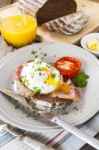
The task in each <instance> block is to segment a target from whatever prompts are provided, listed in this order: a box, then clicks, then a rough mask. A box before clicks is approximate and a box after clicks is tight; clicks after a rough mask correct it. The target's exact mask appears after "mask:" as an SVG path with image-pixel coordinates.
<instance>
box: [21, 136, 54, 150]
mask: <svg viewBox="0 0 99 150" xmlns="http://www.w3.org/2000/svg"><path fill="white" fill-rule="evenodd" d="M22 141H23V142H24V143H26V144H27V145H29V146H30V147H31V148H33V149H35V150H55V149H53V148H51V147H48V146H47V145H45V144H42V143H41V142H39V141H36V140H34V139H31V138H30V137H28V136H25V137H23V138H22Z"/></svg>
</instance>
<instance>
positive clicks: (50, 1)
mask: <svg viewBox="0 0 99 150" xmlns="http://www.w3.org/2000/svg"><path fill="white" fill-rule="evenodd" d="M76 10H77V4H76V2H75V0H47V1H46V2H45V4H44V5H43V6H42V7H41V8H40V9H39V10H38V11H37V13H36V17H37V22H38V25H42V24H44V23H46V22H48V21H51V20H54V19H57V18H60V17H63V16H65V15H68V14H71V13H75V12H76Z"/></svg>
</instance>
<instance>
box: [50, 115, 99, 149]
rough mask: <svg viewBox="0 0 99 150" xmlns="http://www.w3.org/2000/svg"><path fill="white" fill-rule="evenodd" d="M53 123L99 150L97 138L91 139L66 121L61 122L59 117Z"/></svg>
mask: <svg viewBox="0 0 99 150" xmlns="http://www.w3.org/2000/svg"><path fill="white" fill-rule="evenodd" d="M51 121H52V122H54V123H56V124H58V125H59V126H61V127H62V128H64V129H65V130H67V131H69V132H70V133H72V134H73V135H75V136H77V137H78V138H80V139H81V140H83V141H85V142H86V143H88V144H89V145H91V146H92V147H94V148H96V149H97V150H99V140H97V139H95V138H93V137H91V136H89V135H87V134H85V133H83V132H81V131H80V130H79V129H78V128H77V127H74V126H72V125H70V124H69V123H67V122H65V121H64V120H61V119H60V118H59V117H57V116H56V117H53V118H52V120H51Z"/></svg>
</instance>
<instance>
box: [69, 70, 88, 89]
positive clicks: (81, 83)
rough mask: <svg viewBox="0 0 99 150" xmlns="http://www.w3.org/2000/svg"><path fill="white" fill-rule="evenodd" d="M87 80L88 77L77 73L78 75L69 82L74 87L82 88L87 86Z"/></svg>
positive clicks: (82, 73)
mask: <svg viewBox="0 0 99 150" xmlns="http://www.w3.org/2000/svg"><path fill="white" fill-rule="evenodd" d="M88 78H89V76H88V75H87V74H85V73H84V72H78V74H77V75H76V76H74V77H73V78H71V80H72V82H73V83H74V85H75V86H76V87H80V88H83V87H86V86H87V83H88V81H87V79H88Z"/></svg>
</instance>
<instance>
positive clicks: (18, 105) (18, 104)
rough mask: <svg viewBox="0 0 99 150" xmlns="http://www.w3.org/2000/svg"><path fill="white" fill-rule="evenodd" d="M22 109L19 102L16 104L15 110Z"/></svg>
mask: <svg viewBox="0 0 99 150" xmlns="http://www.w3.org/2000/svg"><path fill="white" fill-rule="evenodd" d="M20 107H21V104H20V103H19V102H17V101H16V102H15V109H18V108H20Z"/></svg>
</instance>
